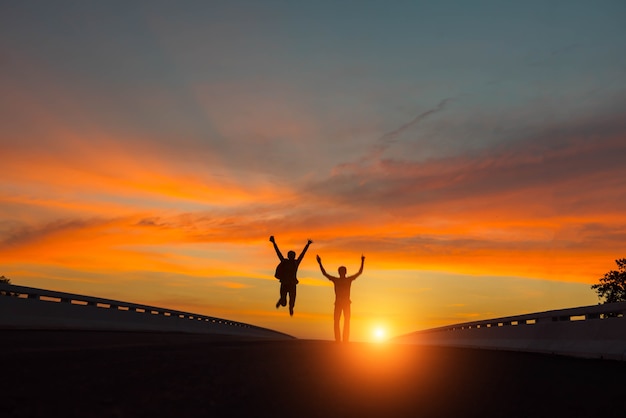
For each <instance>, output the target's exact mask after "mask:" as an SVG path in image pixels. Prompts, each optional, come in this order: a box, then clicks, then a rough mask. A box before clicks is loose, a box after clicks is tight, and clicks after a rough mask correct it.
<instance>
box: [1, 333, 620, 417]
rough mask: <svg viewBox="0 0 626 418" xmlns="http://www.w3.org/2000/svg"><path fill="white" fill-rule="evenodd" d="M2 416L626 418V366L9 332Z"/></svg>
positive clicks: (394, 349) (174, 337) (305, 344)
mask: <svg viewBox="0 0 626 418" xmlns="http://www.w3.org/2000/svg"><path fill="white" fill-rule="evenodd" d="M0 342H1V344H0V355H1V356H2V357H1V359H2V367H1V368H0V417H55V416H63V417H168V416H169V417H481V418H489V417H506V418H509V417H525V418H527V417H551V418H557V417H620V418H621V417H625V416H626V363H624V362H615V361H608V360H605V361H602V360H584V359H575V358H567V357H559V356H548V355H539V354H528V353H514V352H498V351H488V350H471V349H453V348H429V347H418V346H404V345H401V346H395V345H369V344H363V343H353V344H349V345H336V344H334V343H332V342H325V341H303V340H293V341H258V340H257V341H254V340H248V341H241V340H235V339H233V338H226V337H211V336H201V335H185V334H140V333H112V332H111V333H105V332H48V331H30V332H23V331H22V332H20V331H0Z"/></svg>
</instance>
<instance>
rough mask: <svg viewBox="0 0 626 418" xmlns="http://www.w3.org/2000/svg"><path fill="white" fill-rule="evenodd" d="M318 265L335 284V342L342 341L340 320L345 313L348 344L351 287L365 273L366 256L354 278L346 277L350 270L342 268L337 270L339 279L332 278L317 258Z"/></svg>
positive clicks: (344, 319) (362, 259) (344, 328)
mask: <svg viewBox="0 0 626 418" xmlns="http://www.w3.org/2000/svg"><path fill="white" fill-rule="evenodd" d="M317 263H318V264H319V265H320V270H322V274H323V275H324V276H326V278H327V279H328V280H330V281H331V282H333V283H334V284H335V313H334V320H335V341H337V342H340V341H341V332H340V328H339V320H340V319H341V313H342V312H343V342H344V343H347V342H348V340H349V339H350V304H351V303H352V302H351V301H350V287H351V286H352V282H353V281H354V280H356V278H357V277H359V276H360V275H361V273H363V263H365V256H364V255H361V268H360V269H359V271H358V272H356V273H355V274H353V275H352V276H346V273H347V272H348V270H347V269H346V268H345V267H344V266H341V267H339V268H338V269H337V271H338V272H339V277H335V276H331V275H330V274H328V273H326V270H324V266H323V265H322V259H321V258H320V256H319V255H318V256H317Z"/></svg>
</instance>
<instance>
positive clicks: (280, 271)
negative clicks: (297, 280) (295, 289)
mask: <svg viewBox="0 0 626 418" xmlns="http://www.w3.org/2000/svg"><path fill="white" fill-rule="evenodd" d="M288 270H289V266H287V260H282V261H281V262H280V263H278V265H277V266H276V271H275V272H274V277H276V278H277V279H278V280H282V279H283V278H285V276H286V274H287V271H288Z"/></svg>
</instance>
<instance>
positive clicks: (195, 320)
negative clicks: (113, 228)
mask: <svg viewBox="0 0 626 418" xmlns="http://www.w3.org/2000/svg"><path fill="white" fill-rule="evenodd" d="M3 328H4V329H7V328H10V329H72V330H100V331H157V332H186V333H198V334H221V335H236V336H241V337H254V338H268V339H292V338H294V337H292V336H290V335H287V334H284V333H281V332H278V331H274V330H270V329H267V328H262V327H257V326H254V325H250V324H246V323H242V322H236V321H230V320H227V319H223V318H216V317H211V316H206V315H199V314H194V313H190V312H183V311H177V310H173V309H166V308H159V307H155V306H149V305H141V304H136V303H130V302H123V301H118V300H112V299H103V298H97V297H92V296H84V295H77V294H72V293H64V292H56V291H52V290H45V289H37V288H32V287H26V286H16V285H10V284H4V283H0V329H3Z"/></svg>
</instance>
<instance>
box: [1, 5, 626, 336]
mask: <svg viewBox="0 0 626 418" xmlns="http://www.w3.org/2000/svg"><path fill="white" fill-rule="evenodd" d="M624 22H626V2H624V1H623V0H616V1H602V0H594V1H575V0H571V1H556V0H555V1H543V0H541V1H534V0H531V1H524V2H519V1H461V0H459V1H439V2H434V1H417V0H412V1H391V2H386V1H385V2H383V1H367V0H361V1H320V0H318V1H238V0H234V1H233V0H229V1H206V2H203V1H181V2H173V1H128V0H124V1H100V2H98V1H71V2H70V1H50V2H45V1H4V2H2V4H1V5H0V161H1V164H2V171H1V175H0V275H4V276H6V277H8V278H10V279H11V281H12V282H13V283H14V284H19V285H24V286H33V287H41V288H45V289H50V290H58V291H66V292H73V293H79V294H86V295H92V296H99V297H105V298H112V299H119V300H124V301H129V302H136V303H144V304H150V305H156V306H162V307H168V308H172V309H180V310H186V311H191V312H195V313H201V314H207V315H213V316H218V317H223V318H228V319H231V320H235V321H242V322H247V323H251V324H254V325H259V326H263V327H268V328H272V329H276V330H278V331H282V332H286V333H289V334H291V335H294V336H296V337H299V338H314V339H332V338H333V333H332V311H333V302H334V293H333V287H332V283H330V282H329V281H328V280H327V279H326V278H324V277H323V276H322V275H321V273H320V271H319V269H318V266H317V263H316V262H315V255H316V254H319V255H320V256H321V257H322V259H323V261H324V265H325V267H326V269H327V270H328V271H329V272H331V273H336V271H337V267H338V266H340V265H345V266H346V267H347V269H348V274H351V273H354V272H356V270H357V269H358V267H359V262H360V256H361V254H364V255H365V257H366V261H365V271H364V273H363V275H362V276H361V277H360V278H359V279H358V280H357V281H356V282H354V284H353V287H352V301H353V303H352V315H353V318H352V329H353V331H352V336H353V339H354V340H369V339H370V337H371V335H372V332H373V330H374V329H375V328H377V327H382V328H383V329H385V330H386V331H387V333H388V334H389V335H391V336H393V335H400V334H403V333H408V332H412V331H416V330H419V329H424V328H429V327H434V326H440V325H445V324H451V323H457V322H464V321H469V320H477V319H487V318H492V317H497V316H505V315H515V314H522V313H529V312H535V311H541V310H549V309H560V308H569V307H574V306H581V305H592V304H595V303H597V302H598V298H597V296H596V294H595V293H594V292H593V290H591V289H590V285H591V284H593V283H596V282H597V280H598V279H599V278H600V277H601V276H602V275H603V274H604V273H605V272H607V271H609V270H612V269H615V268H616V266H615V259H617V258H623V257H626V24H624ZM270 235H274V236H275V237H276V241H277V243H278V245H279V246H280V248H281V250H283V253H285V254H286V253H287V251H288V250H295V251H296V252H298V253H299V252H300V251H301V249H302V247H303V246H304V244H305V243H306V240H307V239H308V238H310V239H312V240H313V241H314V243H313V244H312V245H311V247H310V249H309V252H308V253H307V255H306V256H305V258H304V261H303V263H302V265H301V267H300V272H299V278H300V285H299V287H298V301H297V304H296V313H295V315H294V317H293V318H290V317H289V314H288V312H287V311H286V310H285V309H284V308H283V309H281V310H276V309H275V308H274V304H275V303H276V300H277V299H278V287H279V283H278V281H277V280H276V279H274V277H273V272H274V268H275V267H276V264H277V262H278V259H277V257H276V255H275V253H274V250H273V248H272V245H271V243H270V242H269V241H268V238H269V236H270Z"/></svg>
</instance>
